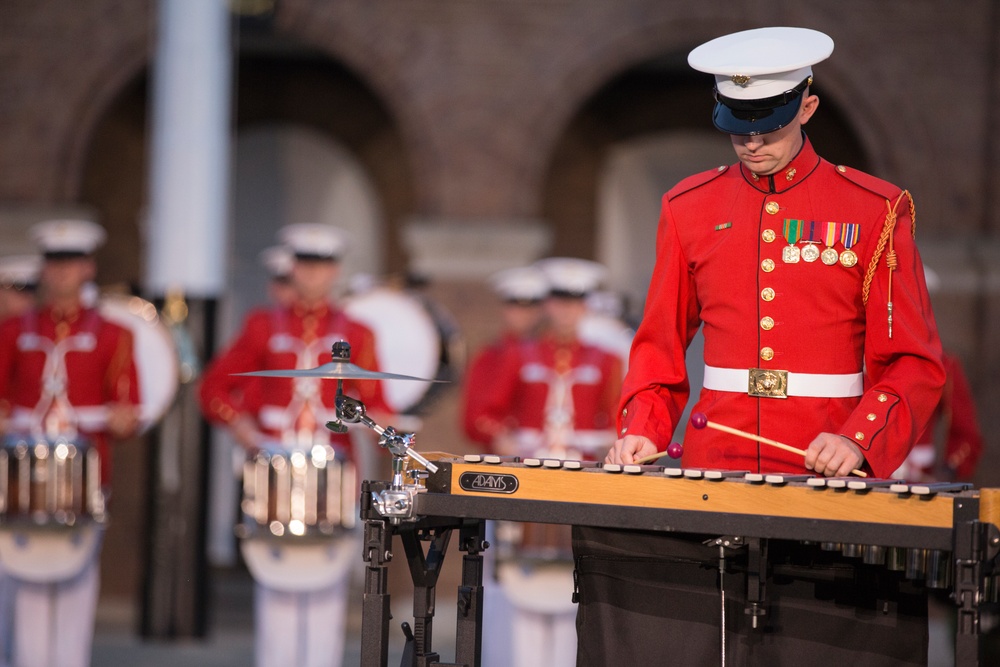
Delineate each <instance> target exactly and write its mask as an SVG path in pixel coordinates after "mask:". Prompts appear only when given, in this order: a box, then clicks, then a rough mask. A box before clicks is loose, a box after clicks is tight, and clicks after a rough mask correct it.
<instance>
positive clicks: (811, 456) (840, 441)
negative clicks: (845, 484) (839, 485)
mask: <svg viewBox="0 0 1000 667" xmlns="http://www.w3.org/2000/svg"><path fill="white" fill-rule="evenodd" d="M864 462H865V457H864V454H862V453H861V448H860V447H858V446H857V445H855V444H854V443H853V442H851V441H850V440H848V439H847V438H845V437H844V436H842V435H837V434H836V433H820V434H819V435H817V436H816V437H815V438H814V439H813V441H812V442H810V443H809V446H808V447H807V448H806V468H808V469H809V470H812V471H815V472H818V473H820V474H821V475H826V476H827V477H846V476H847V475H849V474H851V471H852V470H855V469H857V468H860V467H861V465H862V464H863V463H864Z"/></svg>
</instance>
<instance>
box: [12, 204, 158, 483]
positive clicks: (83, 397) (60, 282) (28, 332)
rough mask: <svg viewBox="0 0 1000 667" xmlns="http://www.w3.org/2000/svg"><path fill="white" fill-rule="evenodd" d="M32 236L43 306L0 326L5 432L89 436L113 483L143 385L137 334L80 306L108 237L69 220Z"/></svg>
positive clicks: (46, 226)
mask: <svg viewBox="0 0 1000 667" xmlns="http://www.w3.org/2000/svg"><path fill="white" fill-rule="evenodd" d="M32 234H33V237H34V238H35V239H36V241H37V242H38V243H39V245H40V247H41V249H42V251H43V252H44V264H43V266H42V273H41V284H42V289H43V295H42V305H41V306H40V307H39V308H38V309H32V310H29V311H27V312H26V313H23V314H22V315H20V316H18V317H14V318H8V319H7V320H6V321H4V322H3V324H2V325H0V430H6V431H8V432H18V433H29V434H32V435H36V436H43V437H45V436H47V437H55V436H58V435H68V436H70V437H72V436H74V435H80V436H84V437H86V438H88V439H89V440H91V441H92V442H93V443H94V444H95V445H96V446H97V447H98V450H99V452H100V454H101V461H102V467H103V472H104V473H105V476H104V479H105V481H106V482H109V481H110V479H109V473H110V461H111V456H110V451H109V449H108V447H109V442H110V439H111V438H122V437H126V436H128V435H131V434H132V433H133V432H134V431H135V429H136V426H137V423H138V422H137V410H136V406H137V405H138V403H139V383H138V380H137V376H136V369H135V363H134V360H133V357H132V334H131V332H130V331H128V330H126V329H124V328H122V327H120V326H118V325H117V324H114V323H112V322H109V321H108V320H105V319H104V318H103V317H101V315H100V314H99V313H98V312H97V310H96V309H94V308H92V307H90V306H88V305H85V304H84V303H83V302H82V301H81V298H80V290H81V288H82V287H83V285H84V284H86V283H87V282H89V281H90V280H92V279H93V277H94V274H95V271H96V267H95V264H94V260H93V256H92V253H93V251H94V250H95V249H96V248H97V246H98V245H99V244H100V243H102V242H103V240H104V230H103V229H102V228H101V227H100V226H98V225H96V224H94V223H91V222H89V221H81V220H69V221H53V222H48V223H41V224H39V225H37V226H35V227H34V228H33V229H32Z"/></svg>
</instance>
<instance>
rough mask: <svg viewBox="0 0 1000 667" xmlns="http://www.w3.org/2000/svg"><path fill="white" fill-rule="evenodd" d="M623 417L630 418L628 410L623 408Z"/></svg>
mask: <svg viewBox="0 0 1000 667" xmlns="http://www.w3.org/2000/svg"><path fill="white" fill-rule="evenodd" d="M622 417H628V408H622Z"/></svg>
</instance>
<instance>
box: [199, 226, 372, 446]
mask: <svg viewBox="0 0 1000 667" xmlns="http://www.w3.org/2000/svg"><path fill="white" fill-rule="evenodd" d="M332 229H333V228H331V227H328V226H326V225H311V224H303V225H291V226H289V227H286V228H285V230H284V233H285V235H286V236H287V237H288V238H291V239H292V242H293V243H294V245H293V246H292V248H291V249H292V251H293V253H294V255H295V261H294V263H293V266H292V269H291V280H292V282H293V283H294V284H295V286H296V297H295V299H294V301H293V302H292V303H291V304H289V305H286V306H282V305H275V306H272V307H270V308H261V309H257V310H254V311H252V312H251V313H250V314H249V316H248V317H247V319H246V322H245V324H244V326H243V329H242V330H241V331H240V333H239V334H238V335H237V337H236V338H235V339H234V340H233V341H232V342H231V343H230V345H229V346H228V348H226V349H225V350H224V351H223V352H222V353H221V354H219V355H218V356H217V357H216V358H215V359H213V361H212V363H211V364H210V365H209V367H208V368H207V369H206V370H205V374H204V376H203V377H202V383H201V390H200V400H201V405H202V409H203V411H204V413H205V415H206V417H207V418H208V419H209V421H211V422H213V423H216V424H224V425H226V426H228V427H229V428H230V429H231V430H232V432H233V434H234V436H235V437H236V439H237V441H239V442H240V444H241V445H243V446H244V447H246V448H247V449H250V450H253V449H256V448H258V447H260V446H261V445H262V444H263V443H264V442H265V441H268V440H269V441H272V442H281V443H284V444H286V445H289V444H307V443H308V442H312V441H314V440H315V441H317V442H327V441H331V440H332V441H333V442H335V443H336V444H337V445H338V446H340V447H343V448H345V449H347V450H348V451H349V448H350V441H349V439H348V438H347V437H346V436H335V435H333V434H332V433H331V432H330V431H328V430H327V429H326V428H324V424H325V423H326V422H327V421H329V420H332V419H334V417H335V416H336V415H335V412H336V411H335V408H334V399H335V397H336V391H337V383H336V382H331V381H325V382H322V381H320V380H318V379H314V378H250V377H241V376H236V375H234V374H236V373H246V372H250V371H259V370H277V369H296V368H300V369H306V368H315V367H317V366H321V365H323V364H325V363H329V362H330V360H331V357H330V350H331V348H332V346H333V344H334V343H336V342H337V341H342V340H343V341H347V342H348V343H350V345H351V363H353V364H355V365H357V366H360V367H362V368H365V369H369V370H378V362H377V360H376V357H375V340H374V336H373V334H372V332H371V330H370V329H368V328H367V327H365V326H364V325H362V324H360V323H358V322H355V321H354V320H352V319H350V318H349V317H347V316H346V315H345V314H344V313H343V311H342V310H340V308H338V307H337V306H336V304H334V303H333V301H331V299H330V289H331V287H332V285H333V283H334V282H335V280H336V276H337V271H338V264H337V258H338V257H339V254H340V253H341V252H342V250H343V243H344V241H343V238H342V236H341V235H339V234H337V235H332V234H331V231H330V230H332ZM334 231H335V230H334ZM344 391H345V393H348V394H350V395H352V396H354V397H355V398H359V399H361V400H362V401H363V402H364V403H365V405H366V407H368V408H370V409H372V410H374V411H375V412H378V411H380V410H381V411H382V412H383V413H384V412H387V411H388V408H387V407H386V406H385V402H384V400H383V398H382V391H381V386H380V384H379V383H378V382H368V381H366V382H353V381H350V380H348V381H345V382H344Z"/></svg>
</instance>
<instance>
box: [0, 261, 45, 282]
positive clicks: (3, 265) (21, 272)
mask: <svg viewBox="0 0 1000 667" xmlns="http://www.w3.org/2000/svg"><path fill="white" fill-rule="evenodd" d="M41 269H42V258H41V257H40V256H38V255H8V256H7V257H0V288H4V287H14V288H16V289H22V288H24V287H28V286H32V285H36V284H37V283H38V274H39V272H40V271H41Z"/></svg>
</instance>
